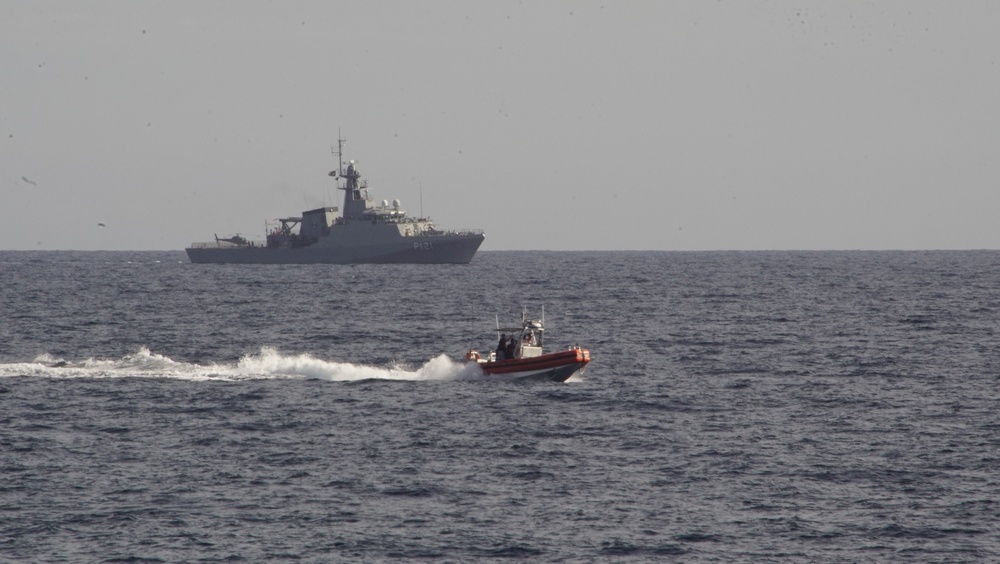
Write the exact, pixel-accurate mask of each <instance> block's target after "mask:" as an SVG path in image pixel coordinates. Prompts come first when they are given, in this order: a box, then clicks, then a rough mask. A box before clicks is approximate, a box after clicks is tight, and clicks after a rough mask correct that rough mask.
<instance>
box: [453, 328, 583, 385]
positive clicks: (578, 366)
mask: <svg viewBox="0 0 1000 564" xmlns="http://www.w3.org/2000/svg"><path fill="white" fill-rule="evenodd" d="M542 317H543V319H527V318H526V316H525V314H524V313H522V314H521V326H520V327H513V328H501V327H499V323H498V324H497V333H498V334H499V339H500V340H499V343H498V345H497V348H496V349H495V350H493V351H490V352H489V353H480V352H479V351H478V350H476V349H472V350H470V351H469V352H468V353H467V354H466V355H465V358H466V360H468V361H470V362H475V363H476V364H477V365H478V366H479V368H480V369H481V370H482V371H483V374H485V375H487V376H496V377H497V379H501V380H528V381H548V382H565V381H566V380H568V379H569V378H570V377H572V376H573V375H574V374H579V373H582V372H583V371H584V369H585V368H586V367H587V363H589V362H590V351H589V350H588V349H584V348H580V347H578V346H572V347H569V348H568V349H566V350H562V351H558V352H551V353H544V352H543V351H542V342H543V340H544V335H545V326H544V315H543V316H542Z"/></svg>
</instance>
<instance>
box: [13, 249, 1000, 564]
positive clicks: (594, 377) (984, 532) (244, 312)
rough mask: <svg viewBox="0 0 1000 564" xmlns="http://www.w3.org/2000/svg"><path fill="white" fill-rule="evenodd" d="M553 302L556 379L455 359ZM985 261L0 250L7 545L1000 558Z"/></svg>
mask: <svg viewBox="0 0 1000 564" xmlns="http://www.w3.org/2000/svg"><path fill="white" fill-rule="evenodd" d="M543 306H544V308H545V321H546V328H547V329H548V330H547V331H546V344H547V345H552V346H554V347H556V348H562V347H563V346H568V345H577V344H578V345H581V346H584V347H587V348H589V349H590V350H591V352H592V356H593V361H592V362H591V364H590V366H589V367H588V369H587V371H586V372H585V373H584V374H583V375H582V376H580V377H574V378H573V379H572V380H570V381H569V382H566V383H534V384H524V383H510V382H495V381H491V380H489V379H488V378H486V377H483V376H482V375H481V374H479V373H478V372H477V371H476V369H475V368H472V369H470V368H469V367H467V366H466V364H465V362H464V360H463V358H464V353H465V352H466V351H467V350H468V349H469V348H470V347H479V348H488V347H491V346H492V345H493V343H495V341H496V334H495V332H494V331H493V329H494V327H495V324H496V319H497V316H499V319H500V322H501V323H503V322H504V321H507V322H510V321H514V320H517V319H519V316H520V313H521V311H522V308H527V309H528V311H529V313H535V314H540V313H541V308H542V307H543ZM998 319H1000V252H997V251H968V252H959V251H941V252H936V251H935V252H745V253H738V252H733V253H730V252H706V253H673V252H662V253H659V252H594V253H591V252H574V253H557V252H481V253H479V254H478V255H477V256H476V258H475V260H474V261H473V262H472V263H471V264H469V265H461V266H425V265H398V266H394V265H378V266H376V265H357V266H333V265H329V266H327V265H303V266H236V265H232V266H227V265H192V264H189V263H188V261H187V259H186V257H185V256H184V254H183V253H180V252H135V253H128V252H0V477H2V479H0V561H4V562H43V561H45V562H49V561H52V562H175V561H192V562H215V561H226V562H260V561H271V562H283V561H295V562H329V561H356V562H379V561H431V562H449V561H451V562H464V561H489V560H503V561H508V560H510V559H515V560H516V559H528V560H538V561H551V562H592V561H619V562H631V561H635V562H653V561H657V562H659V561H684V562H698V561H716V562H784V561H787V562H888V561H907V562H913V561H929V562H956V561H998V560H1000V471H998V468H1000V464H998V463H1000V391H998V389H1000V352H998V346H997V336H998V329H1000V325H998Z"/></svg>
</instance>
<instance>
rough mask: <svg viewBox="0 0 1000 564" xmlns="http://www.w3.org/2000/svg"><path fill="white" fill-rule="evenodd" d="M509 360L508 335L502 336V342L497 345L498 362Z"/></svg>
mask: <svg viewBox="0 0 1000 564" xmlns="http://www.w3.org/2000/svg"><path fill="white" fill-rule="evenodd" d="M506 359H507V334H506V333H504V334H502V335H500V342H499V343H498V344H497V360H506Z"/></svg>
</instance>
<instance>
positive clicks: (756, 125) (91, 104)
mask: <svg viewBox="0 0 1000 564" xmlns="http://www.w3.org/2000/svg"><path fill="white" fill-rule="evenodd" d="M997 22H1000V3H997V2H992V1H983V2H970V1H957V2H943V1H942V2H917V1H905V2H903V1H899V2H894V1H885V0H879V1H872V2H861V1H856V2H850V1H847V2H828V1H824V2H784V1H774V2H766V1H762V2H753V1H739V2H725V1H723V2H715V1H712V2H710V1H707V0H698V1H669V2H660V1H649V2H617V1H612V0H599V1H594V2H590V1H572V2H570V1H544V2H542V1H538V2H536V1H527V0H524V1H489V2H485V1H484V2H469V1H412V2H411V1H406V2H379V1H359V2H328V1H317V2H298V1H284V0H283V1H278V2H264V1H252V0H241V1H238V2H202V1H196V2H195V1H191V2H186V1H170V2H134V1H109V2H79V1H39V0H28V1H20V0H5V1H4V2H2V3H0V76H2V77H3V78H2V80H0V249H78V250H92V249H110V250H118V249H121V250H160V249H163V250H169V249H182V248H184V247H185V246H186V245H188V244H189V243H191V242H192V241H205V240H210V239H211V238H212V235H213V233H218V234H219V235H220V236H223V235H224V234H226V235H228V234H232V233H237V232H239V233H243V234H245V235H252V236H258V237H263V234H264V222H265V221H266V220H268V219H274V218H277V217H285V216H289V215H298V214H299V213H300V212H301V211H302V210H304V209H309V208H312V207H317V206H320V205H323V204H324V203H329V204H330V205H340V203H339V196H340V194H341V193H340V192H338V191H336V190H335V189H333V181H332V179H330V178H329V177H327V176H326V173H327V172H328V171H330V170H332V169H333V168H335V157H334V156H333V155H332V154H331V146H332V145H334V144H335V143H336V139H337V132H338V128H339V130H340V132H341V133H342V135H343V136H344V137H346V138H347V139H348V144H347V146H346V154H345V156H346V157H347V158H353V159H357V160H358V161H359V167H360V169H361V171H362V173H363V174H364V175H365V176H366V177H367V178H368V180H369V184H370V186H371V187H372V192H373V195H374V197H375V198H376V199H378V200H382V199H389V200H391V199H393V198H399V199H401V200H402V202H403V205H404V207H406V208H407V209H408V210H409V211H410V212H411V214H413V215H418V214H419V212H420V209H421V192H422V208H423V212H424V214H425V215H429V216H431V217H433V218H434V219H435V220H437V223H438V225H440V226H442V227H446V228H461V227H473V228H482V229H484V230H485V231H486V242H485V243H484V245H483V247H482V248H483V249H484V250H487V249H488V250H501V249H568V250H606V249H637V250H646V249H656V250H714V249H980V248H997V247H998V244H1000V220H998V211H1000V154H998V153H1000V68H998V64H997V63H998V59H1000V33H997V27H996V26H997ZM102 223H103V224H104V225H105V227H101V226H100V225H99V224H102Z"/></svg>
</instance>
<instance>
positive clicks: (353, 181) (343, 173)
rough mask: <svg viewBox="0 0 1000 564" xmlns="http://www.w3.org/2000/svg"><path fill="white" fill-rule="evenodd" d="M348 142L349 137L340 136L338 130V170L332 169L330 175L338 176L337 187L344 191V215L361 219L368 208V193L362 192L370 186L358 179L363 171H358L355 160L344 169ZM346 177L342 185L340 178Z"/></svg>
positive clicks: (347, 217)
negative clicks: (345, 146)
mask: <svg viewBox="0 0 1000 564" xmlns="http://www.w3.org/2000/svg"><path fill="white" fill-rule="evenodd" d="M345 144H347V139H344V138H342V137H341V136H340V130H339V129H338V130H337V170H334V171H330V176H333V177H336V178H337V189H339V190H343V191H344V210H343V212H342V217H343V218H344V219H345V220H346V219H361V217H362V214H363V213H364V211H365V209H366V208H367V204H366V202H365V200H366V199H367V193H365V194H362V190H366V189H367V188H368V187H367V186H366V185H362V183H360V182H359V181H358V179H360V178H361V173H360V172H359V171H358V169H357V167H355V166H354V164H355V163H354V161H353V160H352V161H350V163H349V164H348V165H347V170H344V145H345ZM341 178H342V179H344V185H343V186H341V185H340V179H341Z"/></svg>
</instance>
